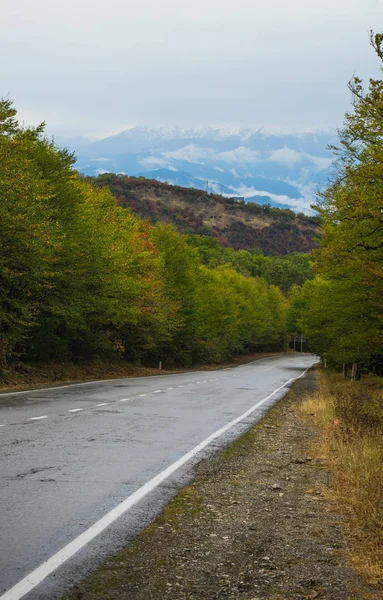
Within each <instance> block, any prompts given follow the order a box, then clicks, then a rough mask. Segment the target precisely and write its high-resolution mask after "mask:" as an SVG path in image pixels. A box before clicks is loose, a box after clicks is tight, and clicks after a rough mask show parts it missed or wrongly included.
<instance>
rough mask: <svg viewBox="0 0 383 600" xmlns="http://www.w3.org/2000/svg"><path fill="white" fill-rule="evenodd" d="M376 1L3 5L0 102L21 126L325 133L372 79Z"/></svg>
mask: <svg viewBox="0 0 383 600" xmlns="http://www.w3.org/2000/svg"><path fill="white" fill-rule="evenodd" d="M370 29H375V30H378V31H379V29H383V0H230V1H229V0H108V1H104V0H65V1H60V2H59V1H58V0H2V3H1V17H0V56H1V57H2V58H1V61H0V82H1V84H0V85H1V89H0V95H1V96H7V95H9V96H10V97H11V98H12V99H13V100H14V102H15V104H16V108H18V110H19V115H20V117H21V118H22V119H24V120H25V121H26V122H27V123H31V124H36V123H37V122H39V121H41V120H45V121H46V122H47V124H48V127H49V130H50V131H57V132H59V131H60V132H62V131H65V130H67V131H68V132H69V131H70V132H71V133H76V132H78V133H80V134H84V133H88V134H93V135H95V136H97V137H99V136H104V135H107V134H108V133H115V132H117V131H119V130H122V129H124V128H126V127H128V126H132V125H135V124H150V125H157V124H158V125H168V124H169V125H170V124H171V125H197V124H198V125H200V124H201V125H211V124H239V125H248V126H260V125H263V126H266V127H281V128H283V129H287V130H290V129H305V128H312V127H315V128H317V127H318V128H326V129H327V128H333V127H335V126H337V125H340V124H341V121H342V118H343V114H344V112H345V110H347V108H348V107H349V93H348V90H347V81H348V80H349V79H350V77H352V75H353V74H354V72H356V73H357V74H358V75H360V76H362V77H363V78H365V77H369V76H377V75H378V74H379V68H378V67H379V62H378V60H377V58H376V56H375V54H374V52H373V51H372V49H371V48H370V46H369V40H368V31H369V30H370Z"/></svg>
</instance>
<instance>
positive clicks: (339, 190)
mask: <svg viewBox="0 0 383 600" xmlns="http://www.w3.org/2000/svg"><path fill="white" fill-rule="evenodd" d="M371 42H372V45H373V47H374V49H375V52H376V54H377V56H378V57H379V59H380V61H381V62H382V61H383V35H382V34H377V35H376V36H372V38H371ZM382 72H383V70H382ZM349 88H350V90H351V92H352V97H353V104H352V111H351V112H349V113H346V116H345V121H344V125H343V127H342V129H340V131H339V140H340V143H339V146H338V147H337V148H334V151H335V153H336V156H337V172H336V176H335V178H334V181H333V182H332V184H331V185H330V186H329V187H328V188H327V189H326V190H325V191H324V193H323V194H322V196H321V197H320V198H319V201H318V206H317V210H318V212H319V214H320V215H321V217H322V220H323V230H324V236H323V239H322V243H321V247H320V249H319V250H317V251H316V252H315V253H314V258H315V270H316V273H317V276H316V278H315V280H314V281H309V282H306V283H305V285H304V286H303V288H302V289H301V290H300V291H298V292H297V293H296V295H295V297H294V298H293V301H292V305H291V308H290V312H289V327H290V330H291V331H292V332H295V331H303V332H304V333H305V334H306V335H307V336H308V337H309V339H310V345H311V348H312V349H313V350H314V351H316V352H318V353H319V354H320V355H321V356H322V357H323V358H324V359H326V361H327V363H328V364H332V365H333V366H335V367H339V366H342V365H343V369H344V372H345V374H346V373H347V369H348V366H349V365H351V364H352V365H353V372H352V376H353V378H355V379H359V377H360V369H361V366H362V365H363V366H364V367H366V368H368V369H373V370H379V372H382V364H383V319H382V315H383V81H382V79H377V80H374V79H370V80H369V84H368V88H367V89H366V90H365V89H364V87H363V83H362V81H361V80H360V79H359V78H358V77H354V78H353V79H352V81H351V82H350V84H349Z"/></svg>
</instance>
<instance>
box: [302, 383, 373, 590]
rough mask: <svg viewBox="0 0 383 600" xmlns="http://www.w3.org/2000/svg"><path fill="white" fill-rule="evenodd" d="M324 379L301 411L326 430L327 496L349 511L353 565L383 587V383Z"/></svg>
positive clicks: (320, 448) (321, 450) (320, 452)
mask: <svg viewBox="0 0 383 600" xmlns="http://www.w3.org/2000/svg"><path fill="white" fill-rule="evenodd" d="M319 377H320V389H319V391H318V392H317V393H316V394H314V395H313V396H311V397H310V398H308V399H307V400H305V401H304V402H303V403H302V404H301V405H300V407H299V410H300V412H301V414H302V415H304V416H305V418H307V419H309V420H310V421H311V422H312V423H313V424H314V425H315V426H316V427H317V428H318V429H319V430H320V432H321V435H320V436H319V438H318V443H317V446H316V448H315V449H314V451H315V453H316V455H317V456H320V458H321V459H322V460H323V463H324V466H325V467H326V469H328V470H329V471H330V473H331V474H332V481H331V485H330V486H329V488H328V489H327V490H326V495H327V497H328V498H330V499H331V500H332V501H333V502H335V504H336V505H337V506H338V507H340V508H341V509H343V511H346V514H347V521H348V525H347V533H348V536H349V540H350V558H351V561H352V563H353V565H354V567H355V568H356V569H357V570H358V571H359V572H360V573H361V574H362V575H363V576H364V577H365V578H366V580H367V581H368V583H372V584H375V585H381V586H383V394H382V387H383V381H382V380H381V379H377V378H371V379H366V380H365V381H362V382H360V383H357V384H350V383H349V382H346V381H344V380H342V379H341V378H340V377H338V376H333V375H327V374H325V373H323V372H322V373H320V376H319Z"/></svg>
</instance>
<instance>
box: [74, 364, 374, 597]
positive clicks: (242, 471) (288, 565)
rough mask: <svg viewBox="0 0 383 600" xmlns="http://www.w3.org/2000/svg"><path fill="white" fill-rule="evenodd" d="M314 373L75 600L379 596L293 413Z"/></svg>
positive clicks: (208, 464)
mask: <svg viewBox="0 0 383 600" xmlns="http://www.w3.org/2000/svg"><path fill="white" fill-rule="evenodd" d="M315 386H316V377H315V372H313V371H311V372H309V374H308V375H307V376H306V377H305V378H303V379H300V380H298V381H297V382H296V383H295V384H294V386H293V388H292V391H291V392H290V393H289V394H288V396H286V398H285V399H284V400H282V401H281V402H280V403H278V404H277V405H276V406H275V407H274V408H273V409H272V410H271V411H270V412H269V413H268V415H267V416H266V417H265V418H264V419H263V420H262V421H261V422H260V423H259V424H258V425H256V426H255V427H254V428H252V429H251V431H250V432H249V433H248V434H246V435H245V436H244V437H243V438H241V439H240V440H238V441H237V442H235V443H234V444H233V445H232V446H230V447H229V448H227V449H226V450H224V451H222V452H220V453H218V454H217V455H215V456H214V457H213V458H210V459H208V460H206V461H204V462H202V463H201V464H200V465H199V466H198V467H197V469H196V478H195V480H194V481H193V483H192V484H191V485H190V486H187V487H186V488H184V489H183V490H181V492H180V493H179V494H178V495H177V496H176V497H175V499H174V500H173V501H172V502H171V503H170V504H169V505H168V507H167V508H166V509H165V511H164V513H163V514H162V515H161V516H160V517H159V518H158V519H157V520H156V521H155V522H154V523H153V524H152V525H150V526H149V527H147V528H146V529H145V530H144V531H143V532H142V533H141V534H140V535H139V536H138V537H137V538H136V540H135V541H134V542H133V543H131V544H129V545H128V546H127V547H126V548H125V549H123V550H122V551H120V552H119V553H118V554H116V555H115V556H113V557H112V558H110V559H109V560H108V561H107V562H106V563H105V564H104V565H103V566H102V567H101V568H100V569H98V570H97V571H96V572H95V573H94V574H93V575H92V576H90V577H89V578H88V579H87V580H86V581H85V582H84V583H83V584H82V585H80V586H78V587H76V588H75V589H74V590H73V591H72V593H71V594H69V595H68V596H67V598H68V600H69V599H70V600H100V599H103V600H106V599H113V600H114V599H119V600H128V599H129V600H144V599H145V600H148V599H149V600H160V599H161V600H162V599H163V598H167V599H170V600H197V599H198V600H202V599H203V600H213V599H214V600H215V599H217V600H218V599H222V598H226V599H229V600H239V599H241V600H242V599H243V600H245V599H246V600H282V599H284V600H286V599H290V598H291V599H293V598H294V599H308V600H309V599H315V598H324V599H328V600H340V598H341V599H342V600H357V599H358V600H361V599H362V598H366V599H367V598H370V599H372V598H378V597H379V596H378V594H379V591H378V590H374V589H373V588H371V587H367V586H365V585H364V584H363V582H362V581H361V579H360V578H359V576H358V575H356V573H355V572H354V571H353V570H352V569H351V567H350V566H349V564H348V561H347V543H346V541H345V539H344V536H343V533H342V516H341V515H340V514H338V513H336V512H335V511H334V509H333V506H332V505H331V503H329V501H328V500H326V499H325V496H324V495H323V493H322V491H323V489H324V487H325V486H326V485H327V484H328V481H329V475H328V473H326V471H325V470H324V469H323V468H322V466H321V464H320V463H319V462H317V461H316V460H312V459H311V458H310V448H312V445H313V443H314V442H315V436H316V435H318V434H316V433H315V432H314V430H313V429H311V428H310V427H309V426H308V425H307V424H306V423H305V422H304V421H303V420H302V419H301V418H300V416H299V414H298V412H297V411H296V410H295V407H294V405H295V404H296V403H297V402H299V401H300V400H301V399H303V398H304V397H305V396H307V394H309V393H311V392H312V391H313V390H314V389H315Z"/></svg>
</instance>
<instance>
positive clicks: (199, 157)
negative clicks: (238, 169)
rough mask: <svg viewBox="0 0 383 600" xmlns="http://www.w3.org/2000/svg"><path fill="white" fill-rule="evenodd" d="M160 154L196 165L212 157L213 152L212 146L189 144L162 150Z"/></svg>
mask: <svg viewBox="0 0 383 600" xmlns="http://www.w3.org/2000/svg"><path fill="white" fill-rule="evenodd" d="M162 156H164V157H165V158H170V159H174V160H184V161H186V162H190V163H194V164H196V165H203V164H205V161H206V160H208V159H213V158H214V156H215V152H214V150H213V148H201V147H200V146H195V145H194V144H190V145H189V146H183V147H182V148H179V149H178V150H170V151H168V152H164V153H163V154H162Z"/></svg>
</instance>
